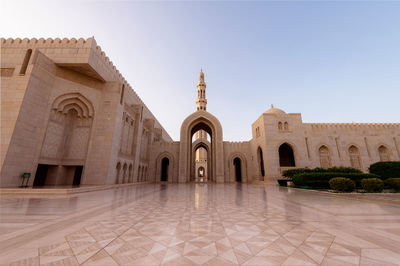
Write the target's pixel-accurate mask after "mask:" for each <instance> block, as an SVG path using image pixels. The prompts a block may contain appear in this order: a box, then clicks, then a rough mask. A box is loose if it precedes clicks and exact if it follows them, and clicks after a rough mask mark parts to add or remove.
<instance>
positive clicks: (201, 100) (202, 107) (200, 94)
mask: <svg viewBox="0 0 400 266" xmlns="http://www.w3.org/2000/svg"><path fill="white" fill-rule="evenodd" d="M206 87H207V85H206V83H205V82H204V73H203V70H201V71H200V74H199V83H197V100H196V105H197V111H206V110H207V99H206Z"/></svg>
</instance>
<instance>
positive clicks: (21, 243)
mask: <svg viewBox="0 0 400 266" xmlns="http://www.w3.org/2000/svg"><path fill="white" fill-rule="evenodd" d="M399 197H400V194H385V195H384V194H380V195H367V194H365V195H348V194H347V195H344V194H335V195H332V194H329V193H324V192H314V191H306V190H300V189H293V188H281V187H277V186H273V185H271V186H266V187H265V186H259V185H240V184H221V185H219V184H218V185H216V184H184V185H177V184H169V185H160V184H146V185H138V186H132V187H126V188H118V189H111V190H104V191H96V192H88V193H82V194H76V195H70V196H40V195H35V196H22V195H21V196H16V195H3V196H0V207H1V210H0V264H1V265H7V264H11V265H39V264H40V265H78V264H83V265H118V264H119V265H190V264H193V265H237V264H240V265H400V204H399Z"/></svg>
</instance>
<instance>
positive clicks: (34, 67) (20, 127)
mask: <svg viewBox="0 0 400 266" xmlns="http://www.w3.org/2000/svg"><path fill="white" fill-rule="evenodd" d="M34 63H35V64H30V65H29V66H28V70H27V72H26V74H25V75H24V76H22V77H19V76H16V77H13V78H15V79H16V81H15V82H13V83H14V84H19V85H18V87H14V86H10V87H3V86H2V93H3V92H5V94H8V95H6V96H5V97H2V99H1V101H2V107H4V104H5V106H9V105H7V104H8V103H9V102H12V101H13V102H14V103H13V107H12V108H11V111H10V109H7V110H3V112H2V130H3V128H5V129H6V131H7V133H6V134H3V132H2V143H3V147H6V146H8V149H7V150H6V151H7V153H6V156H5V159H4V163H3V165H2V170H1V186H2V187H10V186H17V185H19V184H20V176H21V174H22V173H24V172H30V173H32V178H31V179H30V183H31V184H32V182H33V179H34V178H33V177H34V174H35V171H36V165H37V162H38V156H39V153H40V149H41V140H42V137H43V135H44V131H45V130H44V129H45V127H46V123H47V117H48V101H49V97H50V94H51V93H50V91H51V89H52V87H53V84H54V80H55V79H54V77H55V68H56V67H55V66H54V65H52V63H51V61H50V60H49V59H48V58H46V57H45V56H43V55H42V54H40V53H38V54H37V56H36V58H35V61H34ZM17 75H19V74H17ZM18 78H21V79H22V80H21V81H17V80H18ZM14 90H16V91H17V92H16V93H14ZM14 94H15V99H14V100H12V95H14ZM13 125H15V128H14V130H13V129H12V127H13ZM11 136H12V138H11ZM7 144H8V145H7ZM4 150H5V149H4ZM2 154H3V150H2Z"/></svg>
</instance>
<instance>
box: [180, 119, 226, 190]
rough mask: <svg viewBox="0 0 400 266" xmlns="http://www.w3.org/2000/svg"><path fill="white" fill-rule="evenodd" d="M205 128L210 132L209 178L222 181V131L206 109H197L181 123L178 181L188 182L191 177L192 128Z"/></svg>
mask: <svg viewBox="0 0 400 266" xmlns="http://www.w3.org/2000/svg"><path fill="white" fill-rule="evenodd" d="M196 129H206V130H205V131H206V132H207V130H208V131H210V132H207V133H209V134H210V133H211V134H210V137H211V156H210V157H211V158H210V159H211V168H212V169H211V173H212V175H211V179H212V181H216V182H224V161H223V140H222V137H223V133H222V126H221V124H220V122H219V121H218V119H217V118H216V117H215V116H213V115H212V114H210V113H208V112H206V111H197V112H194V113H192V114H191V115H189V116H188V117H187V118H186V119H185V120H184V121H183V123H182V126H181V132H180V133H181V136H180V152H179V182H188V181H190V178H191V161H192V154H191V146H192V135H193V134H194V132H193V130H196Z"/></svg>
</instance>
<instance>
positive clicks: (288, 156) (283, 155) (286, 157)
mask: <svg viewBox="0 0 400 266" xmlns="http://www.w3.org/2000/svg"><path fill="white" fill-rule="evenodd" d="M279 164H280V166H283V167H294V166H296V163H295V161H294V153H293V149H292V147H291V146H290V145H289V144H287V143H283V144H282V145H281V146H280V147H279Z"/></svg>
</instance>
